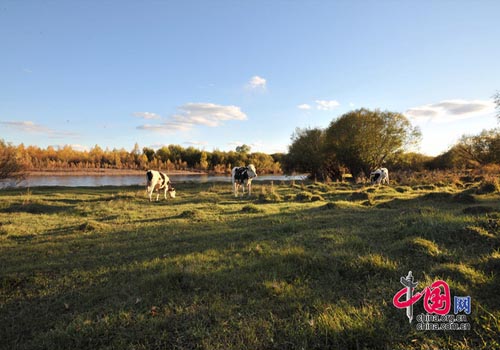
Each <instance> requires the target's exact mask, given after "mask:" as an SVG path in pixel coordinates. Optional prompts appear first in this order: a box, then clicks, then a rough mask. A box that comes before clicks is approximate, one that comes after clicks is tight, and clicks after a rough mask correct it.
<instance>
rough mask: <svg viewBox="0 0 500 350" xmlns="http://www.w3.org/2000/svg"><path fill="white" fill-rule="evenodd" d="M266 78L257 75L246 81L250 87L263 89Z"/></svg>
mask: <svg viewBox="0 0 500 350" xmlns="http://www.w3.org/2000/svg"><path fill="white" fill-rule="evenodd" d="M266 83H267V81H266V79H264V78H262V77H259V76H258V75H255V76H253V77H252V78H251V79H250V81H249V82H248V86H249V87H250V88H252V89H265V88H266Z"/></svg>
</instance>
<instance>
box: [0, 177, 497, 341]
mask: <svg viewBox="0 0 500 350" xmlns="http://www.w3.org/2000/svg"><path fill="white" fill-rule="evenodd" d="M469 180H470V181H462V182H448V183H438V184H431V185H429V184H426V185H418V184H414V185H391V186H380V187H374V186H368V185H356V184H348V183H338V184H337V183H334V184H323V183H314V182H304V183H299V182H297V183H288V182H287V183H284V182H283V183H274V184H273V183H259V184H254V188H253V191H254V193H253V196H252V197H251V198H246V197H245V198H234V197H233V196H232V193H231V188H230V185H229V184H221V183H215V184H191V183H185V184H177V185H176V189H177V198H175V199H174V200H168V201H164V200H162V201H159V202H151V203H150V202H149V201H148V200H147V199H146V193H145V189H144V188H143V187H137V186H136V187H102V188H90V187H88V188H85V187H79V188H60V187H40V188H32V189H9V190H2V191H0V339H1V341H0V348H1V349H500V341H499V339H500V338H499V334H500V297H499V290H500V193H499V189H498V183H495V182H494V181H493V182H492V181H490V182H488V181H484V179H469ZM476 180H477V181H476ZM410 270H411V271H412V272H413V275H414V276H415V280H416V281H418V282H419V285H418V287H417V289H419V290H420V289H423V288H424V287H425V286H427V285H430V284H431V283H432V282H433V281H435V280H437V279H443V280H444V281H446V282H447V283H448V284H449V285H450V289H451V294H452V295H458V296H471V306H472V309H471V313H470V315H467V317H468V321H469V322H470V330H467V331H457V330H455V331H419V330H417V329H416V327H415V322H416V321H415V320H414V321H413V323H412V324H410V323H409V321H408V318H407V317H406V314H405V310H404V309H397V308H395V307H394V306H393V304H392V298H393V296H394V295H395V294H396V293H397V292H398V291H399V290H400V289H401V288H403V286H402V284H401V283H400V278H401V277H403V276H406V275H407V274H408V271H410ZM423 312H424V309H423V303H422V300H420V301H419V302H417V303H416V304H415V306H414V314H415V315H418V314H421V313H423ZM452 313H453V308H452Z"/></svg>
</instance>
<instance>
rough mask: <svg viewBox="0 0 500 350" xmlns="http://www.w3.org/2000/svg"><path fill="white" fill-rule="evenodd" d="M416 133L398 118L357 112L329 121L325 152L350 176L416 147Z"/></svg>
mask: <svg viewBox="0 0 500 350" xmlns="http://www.w3.org/2000/svg"><path fill="white" fill-rule="evenodd" d="M419 139H420V130H419V129H418V128H415V127H413V126H412V125H411V123H410V121H409V120H408V119H407V118H406V117H405V116H404V115H402V114H400V113H395V112H389V111H380V110H373V111H372V110H368V109H364V108H363V109H358V110H354V111H351V112H348V113H346V114H344V115H342V116H340V117H339V118H338V119H336V120H333V121H332V122H331V123H330V126H329V127H328V128H327V129H326V131H325V140H324V142H325V151H326V154H328V155H335V157H336V159H337V160H338V161H339V162H340V163H341V164H343V165H345V166H346V167H347V168H348V169H349V171H350V172H351V174H352V175H353V176H359V175H361V176H363V175H364V176H367V175H368V174H369V173H370V171H371V170H372V169H374V168H376V167H380V166H382V165H383V164H384V163H385V162H387V161H389V160H391V159H393V158H394V157H395V156H396V155H397V154H400V153H401V152H403V151H405V150H408V149H410V148H411V146H414V145H416V144H417V143H418V141H419Z"/></svg>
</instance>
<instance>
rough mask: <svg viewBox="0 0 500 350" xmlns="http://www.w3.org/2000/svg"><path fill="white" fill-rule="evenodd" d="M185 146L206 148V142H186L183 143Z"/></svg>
mask: <svg viewBox="0 0 500 350" xmlns="http://www.w3.org/2000/svg"><path fill="white" fill-rule="evenodd" d="M184 144H185V145H190V146H207V145H208V142H206V141H186V142H184Z"/></svg>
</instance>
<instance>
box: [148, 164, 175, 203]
mask: <svg viewBox="0 0 500 350" xmlns="http://www.w3.org/2000/svg"><path fill="white" fill-rule="evenodd" d="M146 178H147V180H148V182H147V188H146V191H147V193H148V195H149V201H150V202H151V196H152V195H153V192H154V191H157V192H158V193H157V195H156V200H158V198H159V197H160V190H164V197H165V199H167V192H168V196H169V197H170V198H175V188H173V187H172V182H170V179H169V178H168V176H167V175H166V174H164V173H160V172H159V171H156V170H148V171H147V173H146Z"/></svg>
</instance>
